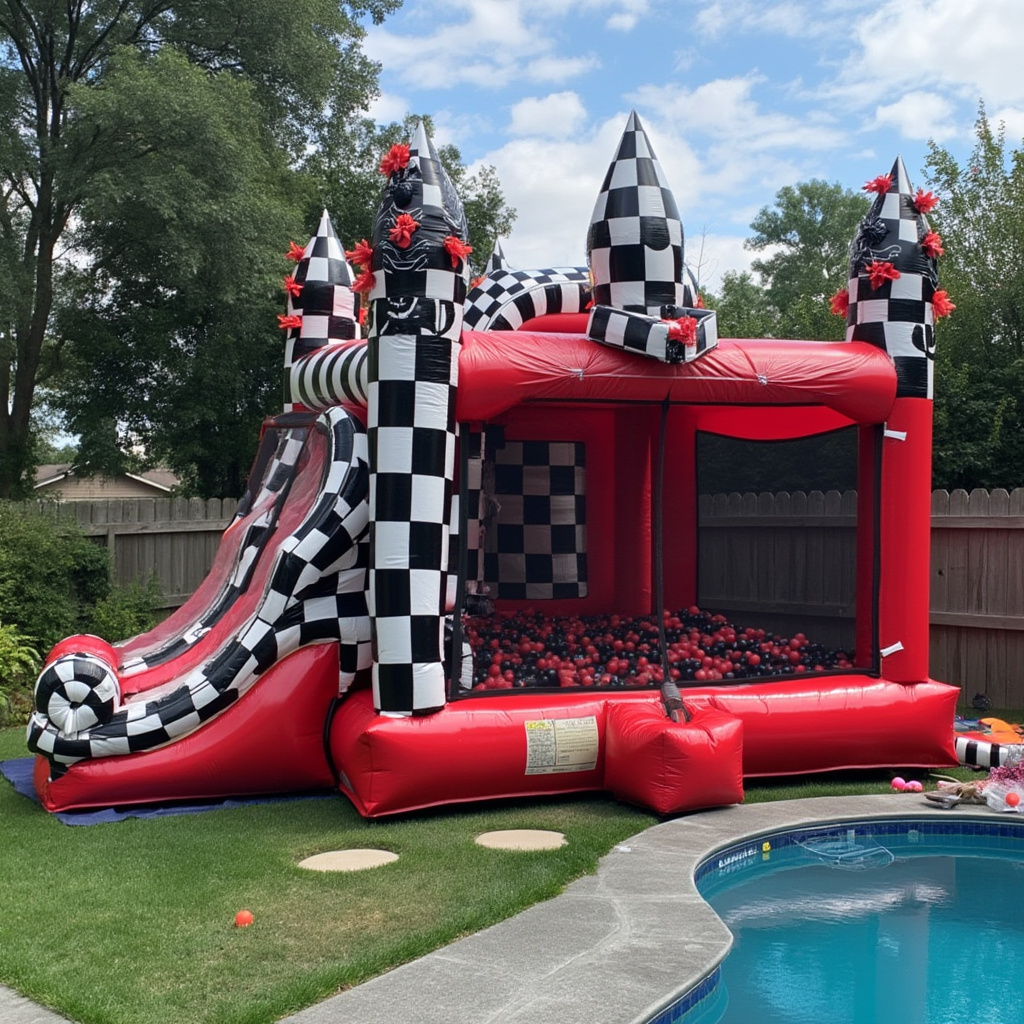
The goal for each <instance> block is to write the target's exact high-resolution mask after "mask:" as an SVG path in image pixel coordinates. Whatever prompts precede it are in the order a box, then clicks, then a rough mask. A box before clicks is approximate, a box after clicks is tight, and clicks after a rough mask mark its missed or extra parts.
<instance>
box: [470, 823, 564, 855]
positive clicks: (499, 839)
mask: <svg viewBox="0 0 1024 1024" xmlns="http://www.w3.org/2000/svg"><path fill="white" fill-rule="evenodd" d="M476 841H477V843H478V844H479V845H480V846H486V847H487V848H488V849H490V850H557V849H558V848H559V847H560V846H564V845H565V836H563V835H562V833H561V832H548V831H546V830H544V829H540V828H509V829H505V830H504V831H502V832H483V833H481V834H480V835H478V836H477V837H476Z"/></svg>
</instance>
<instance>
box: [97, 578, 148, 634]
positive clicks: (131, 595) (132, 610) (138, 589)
mask: <svg viewBox="0 0 1024 1024" xmlns="http://www.w3.org/2000/svg"><path fill="white" fill-rule="evenodd" d="M160 598H161V592H160V582H159V580H157V578H156V576H151V577H150V578H149V580H148V581H147V582H146V583H145V584H142V583H138V582H133V583H132V584H130V585H129V586H127V587H114V588H113V589H112V590H111V591H110V593H109V594H108V595H107V596H106V597H104V598H103V599H102V600H100V601H97V602H96V604H95V605H94V606H93V608H92V612H91V615H90V618H89V623H88V625H87V627H86V630H87V632H89V633H95V634H96V635H97V636H101V637H103V639H104V640H109V641H110V642H111V643H117V641H119V640H127V639H128V637H132V636H136V635H137V634H138V633H144V632H145V631H146V630H147V629H152V628H153V626H154V625H155V624H156V613H157V609H158V608H159V607H160Z"/></svg>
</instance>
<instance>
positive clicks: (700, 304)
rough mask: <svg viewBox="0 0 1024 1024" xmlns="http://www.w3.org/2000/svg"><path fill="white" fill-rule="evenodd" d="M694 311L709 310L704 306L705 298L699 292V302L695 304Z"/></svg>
mask: <svg viewBox="0 0 1024 1024" xmlns="http://www.w3.org/2000/svg"><path fill="white" fill-rule="evenodd" d="M694 309H707V306H705V305H704V296H703V295H701V293H700V292H697V301H696V302H695V303H694Z"/></svg>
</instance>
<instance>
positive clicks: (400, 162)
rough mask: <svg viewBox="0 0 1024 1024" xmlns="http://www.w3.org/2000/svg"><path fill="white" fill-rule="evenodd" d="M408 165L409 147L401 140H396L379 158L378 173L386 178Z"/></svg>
mask: <svg viewBox="0 0 1024 1024" xmlns="http://www.w3.org/2000/svg"><path fill="white" fill-rule="evenodd" d="M408 166H409V147H408V146H407V145H405V143H402V142H396V143H395V144H394V145H393V146H392V147H391V148H390V149H389V150H388V151H387V152H386V153H385V154H384V155H383V156H382V157H381V159H380V173H381V174H383V175H384V176H385V177H386V178H390V177H391V175H392V174H394V173H395V172H396V171H404V170H405V168H406V167H408Z"/></svg>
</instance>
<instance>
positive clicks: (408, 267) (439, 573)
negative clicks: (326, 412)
mask: <svg viewBox="0 0 1024 1024" xmlns="http://www.w3.org/2000/svg"><path fill="white" fill-rule="evenodd" d="M381 171H382V173H384V174H386V175H387V178H388V181H387V185H386V186H385V188H384V194H383V196H382V199H381V205H380V209H379V210H378V212H377V217H376V221H375V223H374V228H373V239H372V248H373V256H372V259H371V261H370V269H369V271H368V274H367V276H366V277H365V279H361V283H365V284H366V285H367V286H368V288H369V303H370V329H369V335H368V347H369V395H368V408H367V433H368V435H369V449H370V531H371V532H370V580H369V594H370V616H371V624H372V628H373V638H374V647H375V658H374V670H373V697H374V704H375V706H376V707H377V709H378V710H379V711H381V712H385V713H392V714H413V713H425V712H429V711H435V710H437V709H439V708H441V707H443V706H444V704H445V701H446V686H445V673H444V666H443V659H442V651H443V647H442V644H443V630H444V612H445V593H446V583H447V579H446V577H447V573H448V549H449V526H450V516H451V513H450V509H451V503H452V502H451V498H452V481H453V478H454V468H455V395H456V389H457V386H458V361H459V350H460V347H461V346H460V339H461V332H462V317H463V303H464V302H465V299H466V288H467V279H468V275H469V266H468V263H467V261H466V256H467V255H468V253H469V252H470V249H469V246H467V245H466V244H465V239H466V237H467V227H466V217H465V214H464V213H463V209H462V202H461V200H460V199H459V197H458V195H457V194H456V192H455V189H454V187H453V186H452V183H451V181H450V180H449V178H448V175H447V174H446V173H445V170H444V168H443V167H442V166H441V161H440V160H439V159H438V156H437V152H436V151H435V149H434V146H433V144H432V143H431V141H430V139H429V138H428V137H427V133H426V131H425V129H424V127H423V125H422V124H421V125H419V127H418V128H417V129H416V132H415V134H414V136H413V139H412V142H411V143H410V144H409V145H408V146H393V147H392V148H391V151H390V152H389V153H388V154H387V155H386V156H385V157H384V159H383V160H382V161H381Z"/></svg>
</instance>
